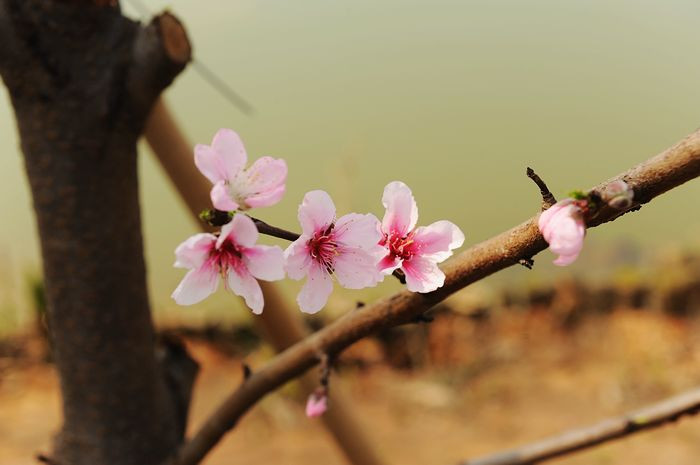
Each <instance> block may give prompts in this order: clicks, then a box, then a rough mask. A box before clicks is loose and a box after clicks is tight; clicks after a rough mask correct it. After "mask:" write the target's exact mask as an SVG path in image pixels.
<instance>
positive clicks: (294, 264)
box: [284, 235, 312, 281]
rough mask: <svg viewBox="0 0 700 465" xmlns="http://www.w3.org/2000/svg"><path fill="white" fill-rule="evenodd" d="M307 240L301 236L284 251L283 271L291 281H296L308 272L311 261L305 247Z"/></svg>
mask: <svg viewBox="0 0 700 465" xmlns="http://www.w3.org/2000/svg"><path fill="white" fill-rule="evenodd" d="M308 240H309V237H308V236H305V235H302V236H301V237H300V238H299V239H297V240H296V241H294V242H292V243H291V244H290V245H289V247H287V249H286V250H285V251H284V270H285V271H286V272H287V276H289V277H290V278H291V279H296V280H297V281H298V280H300V279H301V278H303V277H304V276H306V274H307V273H308V272H309V267H310V266H311V263H312V259H311V255H310V254H309V248H308V246H307V245H306V243H307V242H308Z"/></svg>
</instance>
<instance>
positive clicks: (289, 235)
mask: <svg viewBox="0 0 700 465" xmlns="http://www.w3.org/2000/svg"><path fill="white" fill-rule="evenodd" d="M249 218H250V219H251V220H253V223H255V227H257V228H258V232H259V233H260V234H265V235H266V236H272V237H277V238H279V239H284V240H287V241H292V242H293V241H296V240H297V239H299V237H301V234H299V233H295V232H291V231H287V230H286V229H282V228H278V227H277V226H272V225H270V224H267V223H265V222H264V221H263V220H259V219H257V218H253V217H252V216H249Z"/></svg>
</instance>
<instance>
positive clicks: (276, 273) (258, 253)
mask: <svg viewBox="0 0 700 465" xmlns="http://www.w3.org/2000/svg"><path fill="white" fill-rule="evenodd" d="M243 262H244V263H245V264H246V267H247V268H248V271H250V273H251V274H252V275H253V276H255V277H256V278H257V279H263V280H265V281H277V280H280V279H283V278H284V252H282V249H280V248H279V247H278V246H276V245H275V246H269V245H256V246H254V247H248V248H246V249H244V250H243Z"/></svg>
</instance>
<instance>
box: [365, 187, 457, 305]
mask: <svg viewBox="0 0 700 465" xmlns="http://www.w3.org/2000/svg"><path fill="white" fill-rule="evenodd" d="M382 203H383V204H384V207H385V208H386V213H385V214H384V219H383V220H382V225H381V228H382V233H383V236H382V239H381V242H380V245H382V246H383V247H384V258H383V259H382V260H381V261H380V262H379V269H380V271H382V272H383V273H384V274H390V273H392V272H393V271H394V270H396V269H398V268H401V269H402V270H403V272H404V274H405V275H406V287H407V288H408V290H410V291H412V292H431V291H434V290H435V289H437V288H439V287H441V286H442V285H443V284H444V283H445V273H443V272H442V270H440V268H439V267H438V266H437V264H438V263H440V262H443V261H445V260H446V259H447V258H448V257H449V256H451V255H452V250H453V249H456V248H458V247H461V246H462V244H463V243H464V234H463V233H462V231H461V230H460V229H459V228H458V227H457V226H456V225H455V224H453V223H451V222H449V221H444V220H443V221H436V222H435V223H433V224H431V225H429V226H421V227H419V228H416V223H417V222H418V207H417V205H416V201H415V200H414V198H413V194H412V193H411V189H409V188H408V186H407V185H406V184H404V183H402V182H400V181H394V182H391V183H389V184H387V186H386V187H385V188H384V195H383V196H382Z"/></svg>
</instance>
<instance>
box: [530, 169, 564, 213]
mask: <svg viewBox="0 0 700 465" xmlns="http://www.w3.org/2000/svg"><path fill="white" fill-rule="evenodd" d="M525 173H526V174H527V177H528V178H530V179H532V181H533V182H534V183H535V184H537V187H539V188H540V194H542V211H545V210H546V209H548V208H549V207H551V206H552V205H554V204H555V203H557V199H556V198H554V195H553V194H552V193H551V192H550V191H549V188H548V187H547V184H545V183H544V181H543V180H542V178H540V177H539V176H538V175H537V173H535V170H533V169H532V168H530V167H529V166H528V168H527V170H526V171H525Z"/></svg>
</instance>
